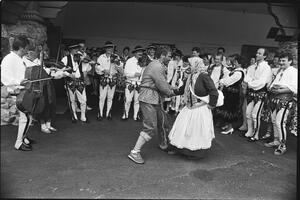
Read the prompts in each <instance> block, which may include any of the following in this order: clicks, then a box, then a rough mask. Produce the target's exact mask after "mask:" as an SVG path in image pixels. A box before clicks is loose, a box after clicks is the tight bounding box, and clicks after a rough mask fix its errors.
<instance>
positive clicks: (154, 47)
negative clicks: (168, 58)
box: [146, 44, 156, 49]
mask: <svg viewBox="0 0 300 200" xmlns="http://www.w3.org/2000/svg"><path fill="white" fill-rule="evenodd" d="M146 49H156V46H154V45H152V44H150V45H148V46H147V48H146Z"/></svg>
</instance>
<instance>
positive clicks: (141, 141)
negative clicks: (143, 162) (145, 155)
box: [133, 135, 146, 152]
mask: <svg viewBox="0 0 300 200" xmlns="http://www.w3.org/2000/svg"><path fill="white" fill-rule="evenodd" d="M145 143H146V140H145V138H144V137H143V136H141V135H140V136H139V138H138V140H137V141H136V144H135V146H134V148H133V151H134V152H140V151H141V148H142V147H143V145H144V144H145Z"/></svg>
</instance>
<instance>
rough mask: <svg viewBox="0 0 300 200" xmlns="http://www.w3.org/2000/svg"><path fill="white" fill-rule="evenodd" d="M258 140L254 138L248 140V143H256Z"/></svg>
mask: <svg viewBox="0 0 300 200" xmlns="http://www.w3.org/2000/svg"><path fill="white" fill-rule="evenodd" d="M257 140H258V139H256V138H254V137H251V138H249V139H248V142H256V141H257Z"/></svg>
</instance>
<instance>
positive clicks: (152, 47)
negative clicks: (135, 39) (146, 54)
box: [146, 46, 156, 50]
mask: <svg viewBox="0 0 300 200" xmlns="http://www.w3.org/2000/svg"><path fill="white" fill-rule="evenodd" d="M146 49H154V50H155V49H156V47H155V46H150V47H147V48H146Z"/></svg>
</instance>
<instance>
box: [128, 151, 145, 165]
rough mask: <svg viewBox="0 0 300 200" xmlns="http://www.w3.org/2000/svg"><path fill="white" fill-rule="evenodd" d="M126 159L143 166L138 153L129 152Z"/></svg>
mask: <svg viewBox="0 0 300 200" xmlns="http://www.w3.org/2000/svg"><path fill="white" fill-rule="evenodd" d="M128 158H129V159H130V160H132V161H133V162H135V163H137V164H144V160H143V158H142V156H141V153H140V152H137V153H133V152H130V154H129V155H128Z"/></svg>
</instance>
